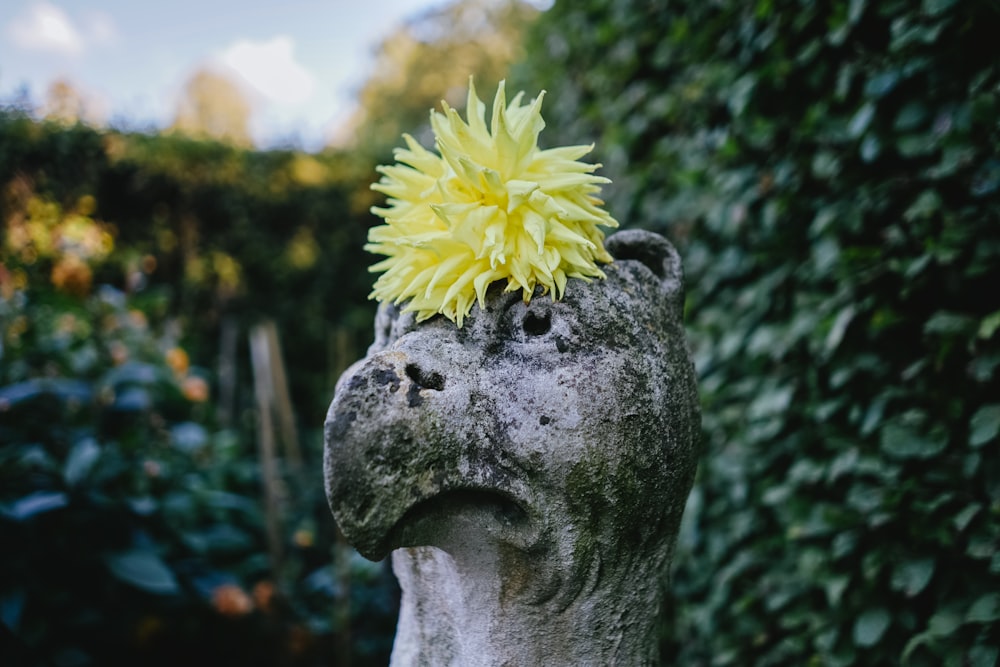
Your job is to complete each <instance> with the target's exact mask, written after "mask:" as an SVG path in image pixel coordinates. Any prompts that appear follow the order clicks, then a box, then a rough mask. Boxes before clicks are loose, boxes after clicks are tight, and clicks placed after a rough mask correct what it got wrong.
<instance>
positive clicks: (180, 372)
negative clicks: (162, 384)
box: [166, 347, 191, 377]
mask: <svg viewBox="0 0 1000 667" xmlns="http://www.w3.org/2000/svg"><path fill="white" fill-rule="evenodd" d="M166 358H167V366H170V370H172V371H173V372H174V375H176V376H177V377H184V376H185V375H187V372H188V368H189V367H190V365H191V360H190V359H189V358H188V354H187V352H185V351H184V350H182V349H181V348H179V347H172V348H170V349H169V350H167V355H166Z"/></svg>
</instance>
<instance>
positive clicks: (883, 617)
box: [854, 607, 891, 648]
mask: <svg viewBox="0 0 1000 667" xmlns="http://www.w3.org/2000/svg"><path fill="white" fill-rule="evenodd" d="M890 620H891V617H890V616H889V612H888V611H886V610H885V609H883V608H882V607H878V608H876V609H869V610H868V611H866V612H865V613H863V614H861V616H859V617H858V619H857V620H856V621H855V622H854V643H855V644H857V645H858V646H861V647H862V648H867V647H869V646H874V645H875V644H877V643H878V641H879V640H880V639H882V635H884V634H885V631H886V630H887V629H888V628H889V621H890Z"/></svg>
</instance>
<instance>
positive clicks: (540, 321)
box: [521, 310, 552, 336]
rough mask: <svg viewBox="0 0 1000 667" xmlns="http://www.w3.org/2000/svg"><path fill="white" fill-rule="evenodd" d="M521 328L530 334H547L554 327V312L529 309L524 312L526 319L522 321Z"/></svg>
mask: <svg viewBox="0 0 1000 667" xmlns="http://www.w3.org/2000/svg"><path fill="white" fill-rule="evenodd" d="M521 328H522V329H524V333H526V334H528V335H529V336H541V335H543V334H547V333H548V332H549V329H551V328H552V313H551V312H549V311H548V310H546V311H544V312H541V313H539V312H535V311H533V310H529V311H528V312H527V313H525V314H524V319H523V320H522V321H521Z"/></svg>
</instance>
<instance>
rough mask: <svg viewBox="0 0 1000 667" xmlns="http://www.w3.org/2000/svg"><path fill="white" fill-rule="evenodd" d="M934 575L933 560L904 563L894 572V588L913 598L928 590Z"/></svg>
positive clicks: (922, 559) (925, 559) (923, 559)
mask: <svg viewBox="0 0 1000 667" xmlns="http://www.w3.org/2000/svg"><path fill="white" fill-rule="evenodd" d="M933 574H934V559H933V558H921V559H919V560H911V561H904V562H903V563H901V564H899V565H897V566H896V568H895V569H894V570H893V572H892V587H893V588H894V589H895V590H897V591H902V592H903V593H904V594H906V595H907V597H913V596H914V595H917V594H919V593H920V592H921V591H923V590H924V589H925V588H927V584H928V583H929V582H930V580H931V576H932V575H933Z"/></svg>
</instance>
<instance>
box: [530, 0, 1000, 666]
mask: <svg viewBox="0 0 1000 667" xmlns="http://www.w3.org/2000/svg"><path fill="white" fill-rule="evenodd" d="M998 28H1000V9H998V8H997V6H996V5H995V4H994V3H978V2H961V1H956V0H925V1H924V2H923V3H910V2H903V1H895V2H881V3H869V2H865V1H864V0H851V1H850V2H828V3H802V2H793V1H791V0H759V1H758V2H755V3H744V2H735V1H729V2H727V1H720V2H672V3H649V2H643V1H640V0H623V1H621V2H613V3H612V2H603V1H600V0H588V1H585V2H573V3H569V2H556V4H555V6H554V7H553V8H552V9H550V10H549V11H548V12H547V13H546V14H544V15H543V16H542V18H541V19H540V21H539V23H538V24H537V25H536V30H535V33H534V35H533V38H532V39H533V43H532V50H531V51H530V56H529V59H528V61H527V63H526V65H525V67H524V69H523V70H522V72H521V79H522V81H523V83H524V84H525V86H524V87H525V88H526V89H528V90H536V89H538V88H546V89H547V90H548V93H549V96H548V97H547V98H546V119H547V121H548V129H547V130H546V132H545V133H544V134H543V137H546V139H547V140H549V141H552V142H553V143H580V142H589V141H596V142H597V146H598V152H599V154H598V159H600V160H601V161H603V162H604V163H605V165H606V168H605V170H604V173H605V175H607V176H609V177H610V178H611V179H612V180H613V181H615V186H614V187H613V188H612V189H610V190H609V191H608V192H607V193H606V194H607V200H608V207H609V209H610V211H611V212H612V214H613V215H615V216H616V217H618V219H619V220H620V221H622V222H623V223H626V224H628V225H635V226H642V227H646V228H651V229H655V230H658V231H662V232H664V233H666V234H667V235H669V236H670V237H672V239H673V240H674V242H675V243H676V244H677V245H678V247H679V249H680V251H681V253H682V256H683V258H684V261H685V265H686V271H687V276H688V288H689V299H688V318H689V325H690V334H691V338H692V341H693V347H694V354H695V358H696V363H697V367H698V372H699V376H700V387H701V393H702V400H703V410H704V441H705V455H704V459H703V462H702V466H701V470H700V474H699V481H698V483H697V484H696V489H695V491H694V493H693V494H692V496H691V499H690V503H689V507H688V510H687V514H686V520H685V526H684V530H683V533H682V539H681V544H680V545H679V548H678V549H679V550H678V554H677V558H676V563H677V568H676V574H675V577H674V596H675V609H673V610H672V615H673V623H672V628H671V630H669V631H668V632H667V633H666V634H665V636H664V653H665V658H666V659H668V660H672V661H676V664H682V665H708V664H711V665H793V664H798V665H807V664H812V665H865V666H866V667H867V666H873V665H898V664H910V665H939V664H948V665H960V664H964V665H993V664H995V663H996V662H997V656H998V651H1000V594H998V593H997V592H996V591H1000V555H998V554H1000V520H998V519H1000V458H998V457H997V456H996V450H997V446H998V444H1000V440H998V433H1000V372H998V366H1000V334H998V331H1000V293H998V290H997V286H998V285H1000V205H998V199H1000V197H998V195H1000V160H998V157H997V155H998V150H997V149H998V147H1000V125H998V123H997V118H998V114H1000V69H998V67H997V60H996V45H995V35H996V33H997V29H998Z"/></svg>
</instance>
